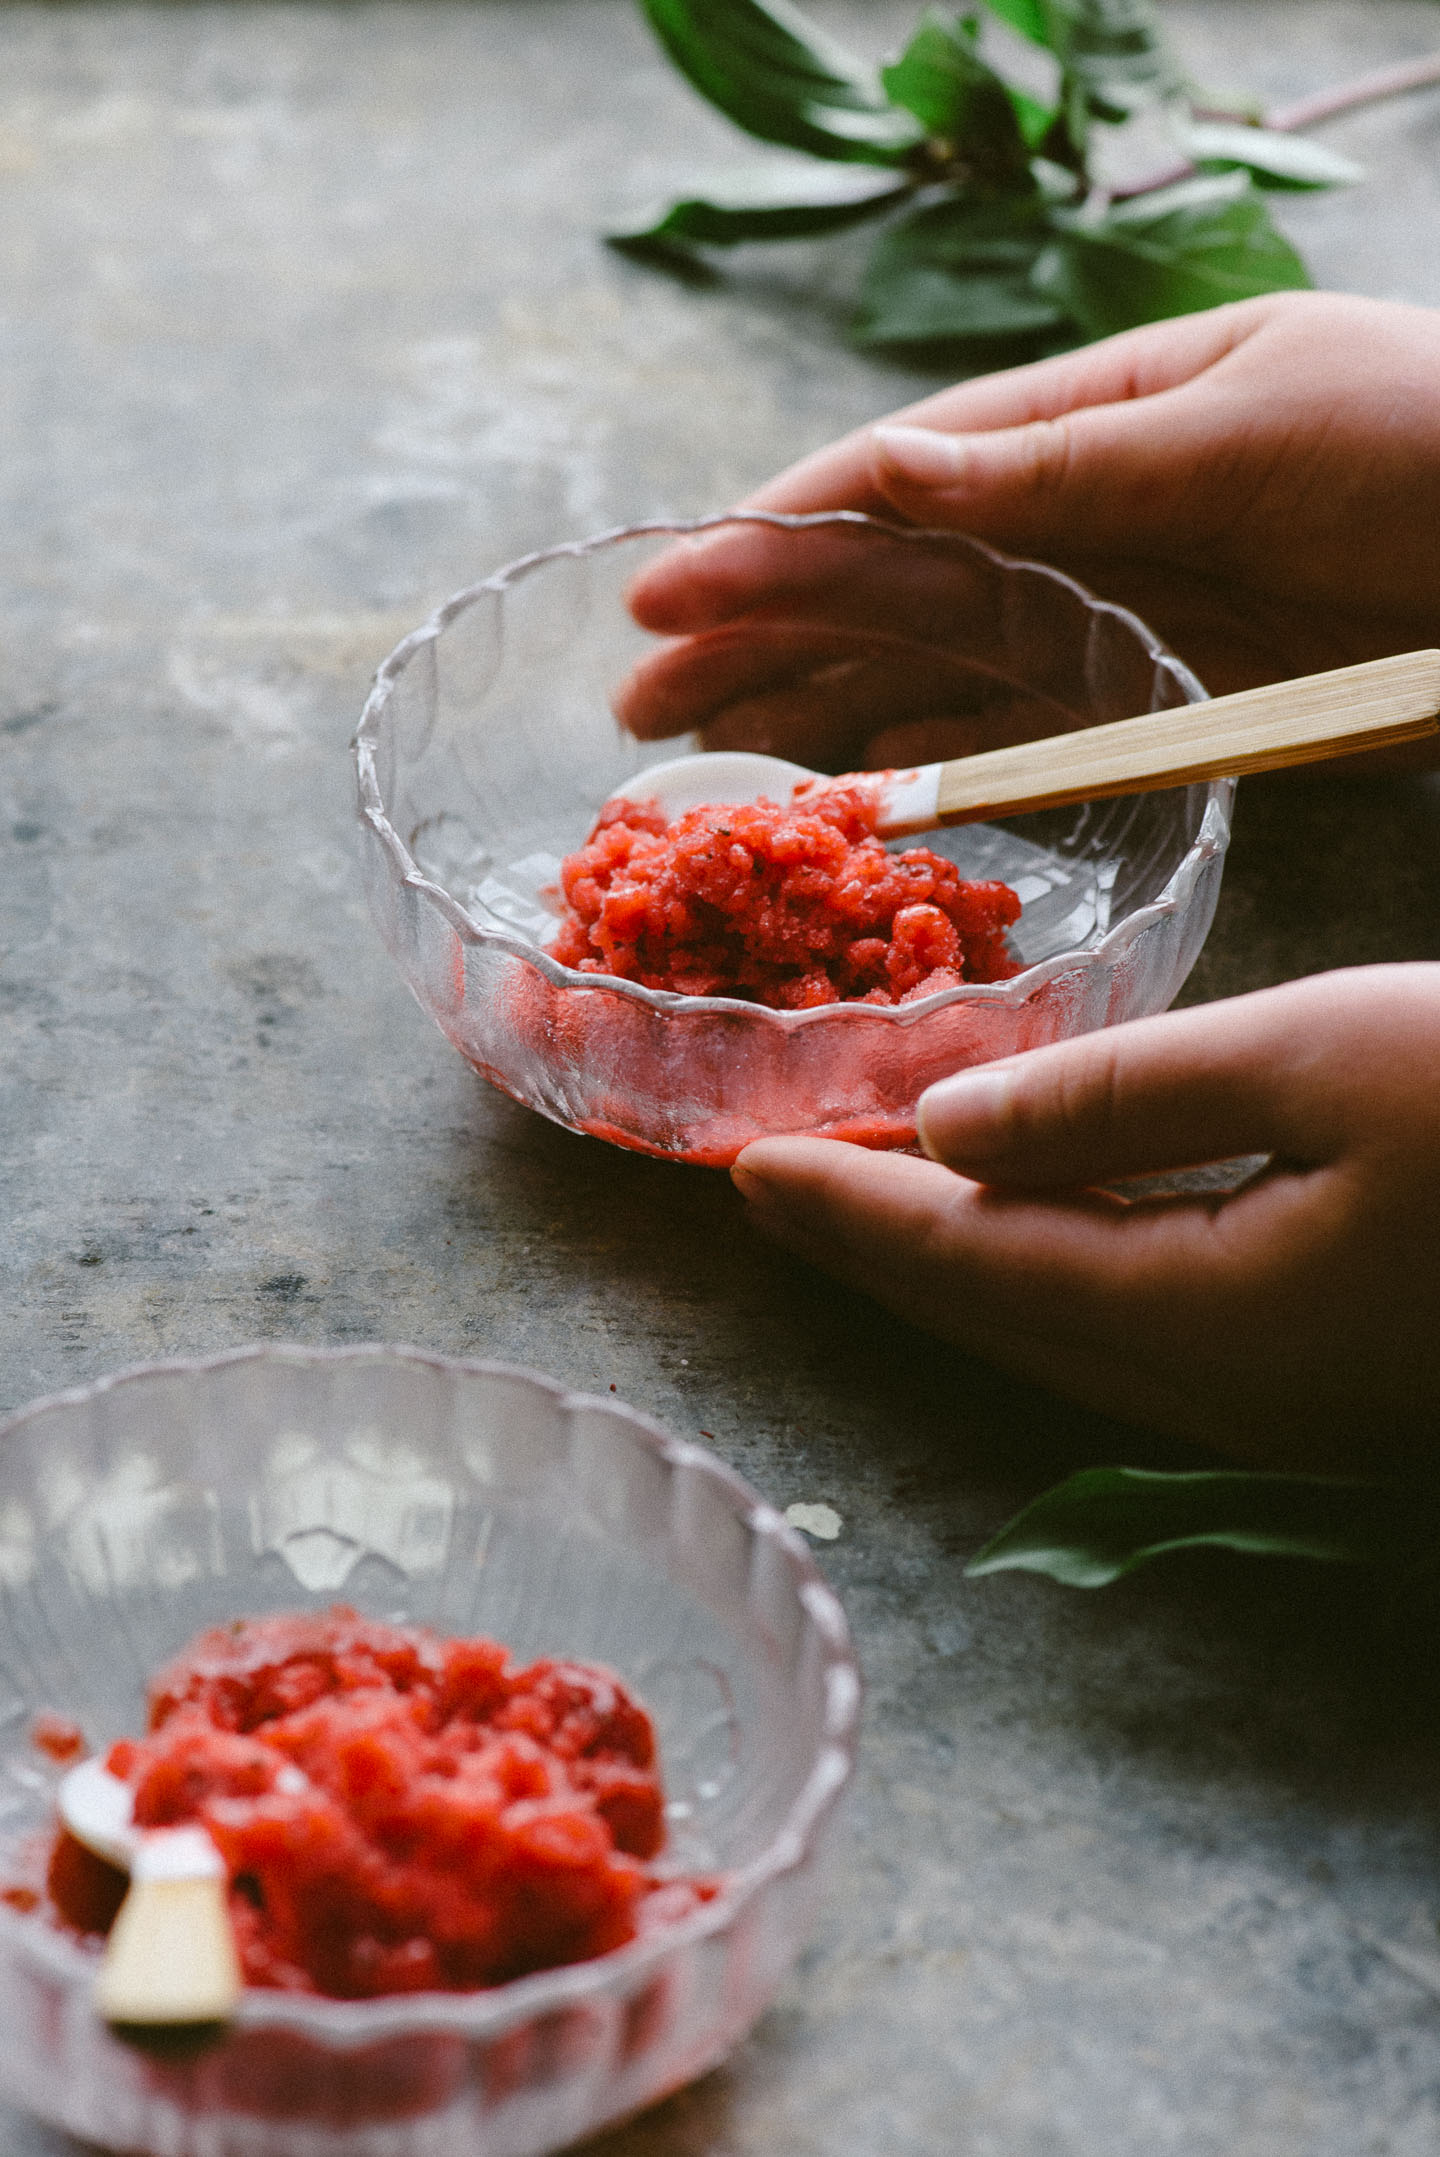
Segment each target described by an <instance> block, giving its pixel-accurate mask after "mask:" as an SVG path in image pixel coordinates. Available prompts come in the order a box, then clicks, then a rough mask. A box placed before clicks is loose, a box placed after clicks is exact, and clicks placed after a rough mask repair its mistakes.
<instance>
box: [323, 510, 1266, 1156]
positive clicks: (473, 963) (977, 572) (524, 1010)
mask: <svg viewBox="0 0 1440 2157" xmlns="http://www.w3.org/2000/svg"><path fill="white" fill-rule="evenodd" d="M742 527H759V528H762V530H763V532H764V535H765V544H766V546H767V548H768V549H769V550H770V552H771V554H772V556H773V562H772V568H773V577H774V587H773V588H774V594H775V596H774V599H773V602H772V604H771V605H769V606H767V608H766V609H764V610H763V613H758V612H757V614H756V615H755V616H754V617H753V620H754V622H755V624H756V625H758V627H759V629H760V631H761V633H763V634H772V635H773V634H775V633H776V620H777V617H779V618H780V633H781V634H790V633H791V632H792V631H794V632H795V633H796V634H797V635H799V636H800V638H801V639H802V641H803V642H804V645H805V649H806V652H807V663H808V666H809V673H808V676H807V682H806V687H807V690H808V689H811V688H813V685H814V684H815V683H823V682H824V681H825V680H826V679H827V678H829V677H832V676H833V677H835V678H836V679H840V680H843V677H844V675H845V673H846V670H847V668H852V667H853V666H854V664H855V663H856V660H857V655H858V656H859V658H860V661H861V662H862V663H863V664H865V665H866V666H870V667H875V666H879V667H880V668H881V669H882V675H881V677H879V679H880V681H881V698H882V701H884V699H885V698H886V697H888V695H889V685H890V684H891V683H893V682H898V681H900V680H901V679H902V678H904V679H909V678H911V677H913V678H914V679H915V680H916V681H917V682H919V683H921V684H922V685H923V687H922V690H921V696H922V698H923V699H925V700H927V701H926V703H925V707H924V713H923V715H924V716H933V715H934V706H935V704H936V701H937V700H938V702H939V708H940V709H942V710H943V711H946V712H960V713H966V712H969V713H975V714H984V715H985V720H984V721H982V724H983V723H988V724H990V725H991V726H992V728H993V726H994V725H995V724H996V723H997V713H998V724H999V725H1000V726H1002V727H1003V726H1004V725H1005V723H1006V716H1007V715H1006V714H1005V713H1004V712H1003V711H999V707H1006V706H1008V707H1009V708H1010V711H1009V714H1008V716H1009V719H1010V723H1011V724H1012V725H1013V726H1014V729H1015V731H1017V732H1024V733H1028V734H1031V735H1034V734H1045V733H1059V732H1063V731H1066V730H1068V729H1069V728H1072V727H1077V726H1083V725H1089V724H1093V723H1097V722H1101V721H1105V720H1111V719H1120V718H1125V717H1128V716H1129V715H1130V714H1132V713H1137V712H1144V711H1158V710H1163V709H1168V708H1169V707H1171V706H1174V705H1177V704H1183V703H1187V702H1195V701H1198V700H1200V699H1202V698H1203V696H1204V691H1203V689H1202V688H1201V686H1200V684H1199V682H1198V681H1197V680H1196V679H1195V677H1194V675H1193V674H1191V673H1190V671H1189V670H1188V669H1187V668H1186V667H1185V666H1184V665H1183V664H1182V663H1181V662H1180V661H1179V660H1178V659H1176V658H1175V657H1174V656H1173V655H1172V654H1170V653H1169V652H1167V651H1166V650H1165V649H1164V648H1163V647H1162V646H1161V645H1160V644H1159V642H1158V641H1157V640H1156V638H1155V637H1154V636H1153V635H1152V634H1151V633H1150V631H1149V630H1148V629H1146V628H1145V626H1144V624H1143V623H1141V622H1140V621H1138V620H1137V619H1136V618H1135V616H1134V615H1132V614H1129V613H1127V612H1126V611H1125V610H1124V609H1123V608H1121V607H1117V606H1112V605H1110V604H1109V603H1108V602H1106V601H1103V600H1100V599H1096V598H1095V597H1094V596H1093V595H1092V594H1090V593H1088V592H1086V591H1085V590H1083V589H1082V587H1081V586H1080V585H1078V584H1076V583H1075V582H1074V581H1073V580H1072V579H1071V578H1069V577H1066V576H1063V575H1062V574H1061V573H1060V572H1059V571H1057V570H1054V569H1049V568H1046V567H1044V566H1043V565H1041V564H1038V563H1034V562H1021V561H1013V560H1011V559H1009V558H1008V557H1006V556H1004V555H1001V554H998V553H996V552H995V551H994V550H993V549H992V548H989V547H986V546H982V545H981V544H980V543H979V542H977V541H974V540H970V539H966V538H963V537H960V536H958V535H956V534H949V533H934V532H918V531H910V530H902V529H898V528H896V527H894V526H890V525H885V524H879V523H877V522H875V521H874V520H872V519H870V518H867V517H863V516H860V515H858V514H855V513H849V512H846V513H839V514H835V515H825V516H813V517H778V516H763V515H759V514H756V515H747V516H734V517H719V518H706V519H702V520H699V521H697V522H695V523H691V524H650V525H640V526H632V527H629V528H627V529H625V530H623V531H614V532H606V533H602V534H601V535H600V536H599V537H598V538H594V539H588V540H581V541H577V542H575V543H573V544H571V545H568V546H561V547H553V548H550V549H548V550H547V551H545V552H544V553H540V554H533V555H528V556H526V558H525V559H524V560H523V561H519V562H514V563H512V564H511V565H510V566H509V567H508V568H505V569H501V570H499V571H497V572H496V574H495V575H494V576H492V577H487V578H486V579H485V581H484V582H483V583H481V584H477V585H474V586H473V587H472V588H471V589H469V590H468V591H464V592H461V593H458V594H457V595H456V597H455V598H453V599H451V600H449V601H448V602H447V603H446V604H445V605H444V606H442V607H441V608H439V610H438V611H437V612H436V613H435V614H434V615H432V617H431V618H430V620H429V621H428V622H426V623H425V625H424V626H423V627H422V628H420V629H417V630H416V631H415V632H414V634H413V635H411V636H409V637H407V638H406V639H405V641H404V642H403V643H402V644H401V645H399V646H398V648H397V649H396V650H395V651H394V652H393V653H392V654H391V656H390V657H389V658H388V659H387V660H386V661H385V663H384V665H383V666H382V667H381V668H380V670H379V673H378V675H377V677H376V681H375V686H374V689H373V691H372V692H371V696H370V699H369V702H368V703H367V705H366V707H365V712H364V715H363V717H362V719H361V723H360V728H359V731H358V733H357V735H356V738H355V745H354V746H355V756H356V772H357V781H358V790H359V810H360V820H361V828H362V832H363V835H364V837H363V844H364V851H365V865H366V882H367V888H368V893H369V899H370V906H371V910H372V913H373V915H374V918H375V922H376V925H377V926H378V928H379V931H380V934H381V937H382V938H383V940H384V942H385V945H386V947H387V949H388V950H389V951H390V953H391V955H392V956H393V958H394V959H395V961H396V963H397V964H398V965H399V967H400V970H401V972H402V973H403V974H404V976H405V979H406V981H407V982H408V983H409V985H410V987H411V989H412V991H413V992H414V994H415V996H416V998H417V999H418V1001H419V1003H420V1004H421V1006H422V1008H423V1009H424V1010H426V1011H428V1012H429V1013H430V1015H431V1017H432V1018H433V1019H434V1020H435V1022H436V1024H437V1025H438V1026H439V1027H440V1028H441V1030H442V1032H443V1033H444V1034H445V1035H446V1036H447V1037H448V1039H449V1040H450V1041H452V1042H453V1043H454V1045H455V1047H456V1048H458V1049H459V1051H460V1053H461V1054H462V1055H463V1056H465V1057H467V1058H468V1060H469V1061H470V1062H471V1063H472V1064H473V1065H474V1067H475V1069H476V1070H477V1071H479V1072H481V1073H482V1074H483V1075H484V1077H486V1078H488V1079H490V1080H492V1081H493V1083H494V1084H495V1085H497V1086H499V1087H502V1088H503V1089H504V1091H505V1092H507V1093H509V1094H512V1095H514V1097H515V1098H516V1099H517V1100H519V1101H524V1102H526V1103H527V1104H528V1105H529V1106H530V1107H531V1108H535V1109H538V1110H539V1111H540V1112H541V1114H542V1115H545V1116H549V1117H551V1118H553V1119H554V1121H555V1122H557V1123H561V1124H564V1125H566V1126H568V1128H569V1129H571V1130H574V1131H588V1132H591V1133H593V1134H595V1135H597V1136H599V1137H603V1138H607V1139H610V1140H613V1141H614V1142H616V1143H617V1144H619V1145H622V1146H631V1147H636V1148H639V1149H640V1150H642V1151H644V1152H647V1153H654V1154H662V1155H666V1156H669V1157H671V1158H674V1159H679V1160H685V1161H694V1162H702V1163H706V1164H709V1165H712V1166H717V1167H719V1166H725V1165H728V1163H729V1162H731V1161H732V1160H733V1159H734V1158H735V1155H736V1154H737V1153H738V1152H739V1150H740V1148H741V1147H742V1146H744V1145H746V1144H748V1142H749V1141H750V1140H751V1139H753V1138H758V1137H762V1136H764V1135H765V1134H767V1133H775V1132H815V1133H820V1134H823V1135H826V1136H829V1137H836V1138H850V1139H856V1140H859V1141H861V1142H863V1143H865V1144H869V1145H880V1146H903V1145H908V1144H911V1143H913V1140H914V1136H915V1104H916V1102H917V1100H918V1098H919V1096H920V1094H921V1093H922V1092H923V1090H924V1089H925V1087H926V1086H928V1085H929V1084H930V1083H931V1082H932V1080H934V1079H937V1078H940V1077H942V1076H944V1075H945V1074H946V1073H947V1072H950V1071H956V1070H959V1069H960V1068H961V1067H962V1066H964V1065H967V1064H974V1063H981V1062H985V1061H987V1060H988V1059H990V1058H992V1057H996V1056H1005V1055H1009V1054H1011V1053H1012V1052H1013V1051H1015V1050H1017V1049H1026V1048H1032V1047H1035V1046H1038V1045H1039V1044H1041V1043H1043V1042H1049V1041H1056V1040H1060V1039H1062V1038H1064V1037H1066V1036H1068V1035H1071V1034H1079V1033H1085V1032H1088V1031H1090V1030H1091V1029H1093V1028H1095V1027H1098V1026H1106V1025H1113V1024H1115V1023H1116V1022H1117V1021H1119V1020H1122V1019H1129V1018H1136V1017H1141V1016H1143V1015H1146V1014H1148V1013H1151V1012H1155V1011H1161V1010H1163V1009H1164V1008H1165V1007H1166V1005H1167V1004H1169V1002H1170V1001H1171V999H1172V998H1173V997H1174V995H1175V993H1176V991H1177V990H1178V989H1179V987H1180V985H1181V983H1182V982H1183V981H1184V979H1185V977H1186V975H1187V974H1188V972H1189V971H1190V968H1191V967H1192V965H1193V964H1194V962H1195V959H1196V957H1197V956H1198V954H1199V951H1200V947H1201V944H1202V943H1203V942H1204V939H1205V935H1206V931H1207V930H1208V928H1209V926H1210V922H1211V918H1212V916H1213V914H1214V910H1215V902H1216V898H1217V896H1218V892H1219V884H1220V873H1221V868H1222V865H1223V861H1224V854H1225V848H1226V845H1227V843H1228V839H1229V812H1230V804H1231V798H1232V795H1233V789H1234V782H1233V781H1232V780H1217V781H1214V782H1211V783H1210V784H1208V785H1196V786H1190V787H1185V788H1177V789H1174V790H1171V791H1167V792H1163V793H1153V794H1145V795H1133V796H1130V797H1128V798H1126V799H1123V800H1120V801H1108V802H1097V803H1091V804H1086V805H1083V806H1082V807H1080V808H1079V809H1078V810H1077V809H1073V808H1072V809H1068V810H1052V811H1047V812H1045V813H1043V814H1039V815H1034V816H1028V817H1021V818H1016V819H1014V820H1012V821H1011V822H1009V823H1007V824H1003V825H994V826H990V825H969V826H962V827H957V828H955V829H953V830H951V831H947V832H942V833H935V834H931V835H929V837H928V839H927V841H926V843H928V844H931V845H933V846H935V847H936V849H937V851H942V852H944V853H946V854H948V855H949V856H950V857H951V858H952V859H953V860H955V861H956V862H957V863H958V864H959V865H960V867H961V869H962V871H963V872H964V873H965V874H967V875H974V876H978V877H999V878H1002V879H1003V880H1004V881H1005V882H1007V883H1009V884H1011V885H1013V886H1014V887H1015V889H1016V890H1017V891H1018V892H1019V894H1020V897H1021V899H1022V900H1023V901H1024V912H1023V914H1022V916H1021V919H1020V921H1019V923H1018V925H1017V927H1016V928H1015V929H1014V930H1013V931H1012V932H1011V943H1012V946H1013V948H1014V950H1015V952H1016V955H1017V956H1018V957H1019V958H1020V959H1021V961H1022V962H1023V966H1024V970H1023V972H1021V973H1020V974H1019V975H1017V976H1016V977H1015V978H1014V979H1012V980H1009V981H1004V982H998V983H993V984H988V985H967V986H964V987H960V988H951V989H947V990H943V991H941V992H939V993H938V994H936V995H934V996H930V997H926V998H924V999H923V1000H921V1001H918V1002H916V1003H913V1004H907V1005H901V1006H896V1007H893V1008H881V1007H876V1006H873V1005H861V1004H831V1005H827V1006H824V1007H822V1008H820V1009H817V1010H808V1011H773V1010H770V1009H768V1008H766V1007H765V1006H763V1005H758V1004H752V1003H746V1002H742V1001H740V1000H738V999H736V998H730V997H698V996H680V995H676V994H673V993H671V992H668V991H660V990H653V989H646V988H643V987H641V986H639V985H638V984H636V983H633V982H628V981H621V980H618V979H616V978H614V977H612V976H606V975H594V974H580V973H576V972H574V971H572V970H570V969H569V968H567V967H564V966H561V965H559V964H557V962H556V961H555V960H553V959H552V958H550V957H549V956H548V955H547V953H546V951H545V949H544V945H545V943H546V941H547V940H548V939H549V938H550V937H551V936H553V934H554V930H555V928H556V919H555V908H556V901H555V898H554V887H555V882H556V878H557V876H558V873H559V867H560V859H561V857H562V856H563V855H564V854H567V853H569V852H572V851H573V850H574V849H575V848H576V847H578V846H579V845H580V844H581V843H582V842H583V840H584V839H585V838H586V837H587V835H588V833H589V831H590V828H591V826H592V824H593V822H594V819H595V816H596V814H597V812H598V811H599V809H600V808H601V806H602V805H603V803H604V802H605V801H606V800H607V799H608V797H609V796H610V795H611V794H612V793H614V792H616V791H617V790H618V789H619V788H620V787H621V786H622V785H623V784H625V783H626V782H628V781H629V780H631V779H632V778H633V777H634V775H635V774H636V773H637V772H639V771H641V770H643V768H644V767H645V766H646V765H647V764H652V763H656V762H659V761H661V760H662V759H665V758H668V757H670V756H673V755H678V754H681V753H683V752H684V751H685V750H686V749H688V748H691V747H693V746H696V742H695V738H694V737H693V736H687V737H685V738H683V739H680V740H676V741H671V742H662V743H643V744H642V743H640V742H637V741H635V740H634V739H633V738H632V737H630V736H629V735H627V734H625V733H624V732H623V731H622V730H621V728H620V726H619V725H618V723H617V722H616V720H615V719H614V718H613V716H612V715H611V710H610V697H611V695H612V693H613V691H614V689H615V687H616V685H617V684H618V683H619V682H620V681H621V680H622V679H623V678H624V676H625V675H626V674H627V672H628V671H629V669H630V668H631V666H632V665H633V664H634V663H635V662H636V660H637V659H638V658H639V657H640V656H641V655H642V654H643V652H645V651H646V650H647V649H653V647H654V642H655V640H654V639H653V638H649V637H647V636H646V635H645V634H644V633H643V632H642V631H641V630H640V629H638V628H637V627H636V626H635V624H634V622H633V621H632V620H631V618H630V616H629V614H628V612H627V609H626V606H625V593H626V590H627V588H628V586H629V585H630V584H631V582H632V580H633V579H634V577H635V576H636V574H637V572H638V571H640V569H641V568H642V567H643V566H644V565H645V564H646V563H647V562H649V561H650V560H652V559H653V558H654V556H655V555H656V554H657V553H659V552H660V551H661V550H663V549H665V548H667V547H672V546H674V545H675V543H676V540H677V538H680V539H684V538H687V537H690V536H692V535H706V536H705V540H704V543H705V544H707V545H713V544H714V541H713V540H712V539H711V538H710V536H709V535H712V534H724V533H726V532H739V531H740V529H741V528H742ZM747 536H748V535H747ZM887 655H888V658H889V660H890V661H891V662H892V665H891V667H890V669H889V671H888V673H886V672H884V668H885V661H886V658H887ZM896 657H903V658H904V660H905V667H904V668H903V669H900V668H895V667H893V660H894V659H895V658H896ZM827 659H829V660H831V661H833V663H832V664H831V665H830V666H829V667H828V668H827V665H826V661H827ZM920 715H921V714H920V713H915V714H911V716H920ZM891 716H893V713H892V714H891ZM902 716H903V714H902ZM750 745H751V746H755V747H761V748H766V747H779V746H781V744H780V743H778V742H775V741H773V740H754V739H752V741H751V744H750ZM844 747H845V749H846V753H847V754H849V755H851V756H854V755H856V754H858V753H859V749H858V745H853V744H850V743H847V744H845V745H844ZM789 753H792V754H793V753H794V752H793V750H791V751H790V752H789ZM798 761H801V762H805V763H813V762H814V761H815V759H814V757H813V756H808V755H806V756H800V757H799V758H798ZM832 768H843V766H832ZM904 843H906V844H916V843H918V842H916V841H906V842H904Z"/></svg>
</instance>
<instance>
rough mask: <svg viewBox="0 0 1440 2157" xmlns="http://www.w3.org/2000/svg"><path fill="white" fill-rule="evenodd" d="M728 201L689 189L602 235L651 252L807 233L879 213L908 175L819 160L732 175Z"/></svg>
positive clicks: (900, 198) (898, 195)
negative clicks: (887, 178)
mask: <svg viewBox="0 0 1440 2157" xmlns="http://www.w3.org/2000/svg"><path fill="white" fill-rule="evenodd" d="M723 184H724V188H725V193H726V194H727V195H728V196H729V197H730V200H729V201H719V200H717V199H716V198H715V197H714V196H711V195H708V194H707V195H687V196H685V197H684V198H683V199H682V200H681V201H679V202H672V203H671V204H670V206H669V208H668V209H667V210H665V211H663V212H661V213H659V214H658V215H657V216H656V217H655V218H654V219H653V220H651V221H650V222H648V223H645V224H643V225H638V226H636V227H634V228H633V229H631V230H627V231H624V232H612V233H609V234H608V235H607V237H608V239H609V241H610V244H611V246H612V247H618V248H620V249H621V251H622V252H624V251H626V250H629V251H630V252H632V253H638V254H645V255H648V254H649V253H650V252H651V250H652V249H653V247H654V246H655V245H656V244H657V243H660V242H679V243H681V244H686V245H697V244H698V245H703V246H706V247H734V246H736V245H737V244H738V243H739V242H740V241H742V240H795V239H810V238H814V237H815V236H817V235H819V234H822V233H826V232H842V231H844V229H845V228H846V227H847V226H848V225H859V224H864V223H865V221H866V220H867V219H868V218H872V217H883V216H884V214H885V212H886V211H887V210H890V209H893V208H895V207H897V206H898V205H899V204H900V203H902V202H905V201H906V200H908V198H909V197H910V195H911V194H912V193H913V189H912V187H911V185H910V183H909V182H908V181H905V180H902V181H901V182H900V183H899V184H898V185H897V184H895V183H894V182H893V181H891V182H884V183H879V184H878V191H877V180H876V177H875V175H874V173H873V172H872V171H867V170H861V169H857V168H856V167H855V166H853V165H821V166H818V167H812V168H811V169H810V170H808V171H806V170H804V169H802V170H800V171H799V172H794V171H786V172H783V173H774V172H766V173H759V174H756V175H755V176H753V177H747V176H746V175H744V174H739V175H735V176H733V177H731V178H729V179H727V180H726V181H725V182H724V183H723Z"/></svg>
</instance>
